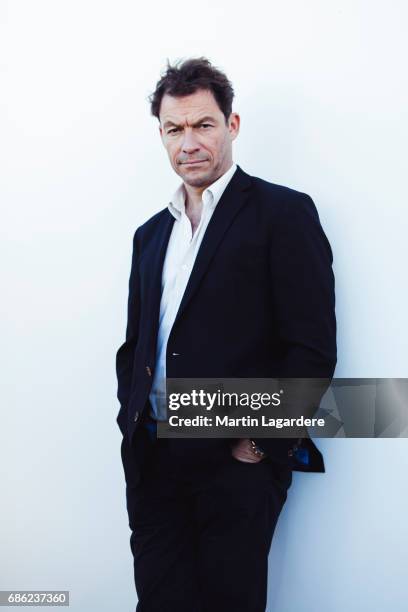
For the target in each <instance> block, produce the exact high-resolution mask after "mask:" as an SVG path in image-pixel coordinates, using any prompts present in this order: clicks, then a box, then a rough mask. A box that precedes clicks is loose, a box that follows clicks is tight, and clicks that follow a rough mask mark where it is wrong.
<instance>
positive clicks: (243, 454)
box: [231, 438, 265, 463]
mask: <svg viewBox="0 0 408 612" xmlns="http://www.w3.org/2000/svg"><path fill="white" fill-rule="evenodd" d="M231 454H232V456H233V457H235V459H238V461H243V462H244V463H258V462H259V461H262V459H263V458H264V457H265V455H262V457H257V456H256V455H255V454H254V452H253V450H252V445H251V442H250V440H249V438H241V439H240V440H239V441H238V443H237V444H235V445H234V446H233V447H232V449H231Z"/></svg>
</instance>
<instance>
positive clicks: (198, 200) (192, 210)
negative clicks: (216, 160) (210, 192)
mask: <svg viewBox="0 0 408 612" xmlns="http://www.w3.org/2000/svg"><path fill="white" fill-rule="evenodd" d="M232 165H233V162H232V160H231V163H230V164H229V166H228V168H227V169H226V170H223V171H222V172H221V174H220V175H219V176H217V178H215V179H214V180H213V181H211V183H209V184H208V185H200V186H199V187H195V186H194V185H187V184H186V183H184V189H185V192H186V201H185V205H186V215H187V216H188V217H190V214H191V215H194V216H197V214H199V215H201V210H202V207H203V201H202V195H203V191H205V190H206V189H207V187H209V186H210V185H212V184H213V183H215V181H217V180H218V179H219V178H220V177H221V176H223V175H224V174H225V173H226V172H228V170H230V169H231V167H232Z"/></svg>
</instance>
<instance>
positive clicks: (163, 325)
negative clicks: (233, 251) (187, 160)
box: [149, 164, 237, 421]
mask: <svg viewBox="0 0 408 612" xmlns="http://www.w3.org/2000/svg"><path fill="white" fill-rule="evenodd" d="M236 168H237V166H236V164H232V166H231V168H230V169H229V170H227V172H225V173H224V174H223V175H221V176H220V177H219V178H218V179H217V180H216V181H215V182H214V183H212V184H211V185H209V186H208V187H207V188H206V189H204V191H203V193H202V204H203V205H202V211H201V219H200V223H199V225H198V227H197V229H196V230H195V232H194V235H193V231H192V226H191V221H190V219H189V218H188V216H187V215H186V208H185V198H186V192H185V189H184V184H183V183H181V185H180V186H179V187H178V188H177V189H176V191H175V192H174V194H173V197H172V199H171V201H170V202H169V205H168V208H169V211H170V212H171V214H172V215H173V217H174V218H175V221H174V224H173V229H172V232H171V235H170V239H169V243H168V246H167V251H166V257H165V260H164V264H163V273H162V294H161V301H160V317H159V331H158V335H157V352H156V367H155V371H154V377H153V383H152V389H151V392H150V395H149V400H150V403H151V406H152V410H151V411H150V416H152V417H153V418H154V419H157V420H159V421H163V420H165V419H166V350H167V341H168V338H169V335H170V332H171V328H172V327H173V323H174V320H175V318H176V315H177V312H178V309H179V306H180V302H181V300H182V298H183V294H184V291H185V289H186V286H187V283H188V280H189V278H190V274H191V271H192V269H193V266H194V262H195V259H196V256H197V253H198V249H199V248H200V244H201V241H202V239H203V237H204V234H205V231H206V229H207V226H208V223H209V222H210V219H211V217H212V214H213V212H214V209H215V207H216V206H217V204H218V202H219V200H220V198H221V196H222V194H223V192H224V190H225V188H226V186H227V185H228V183H229V181H230V180H231V178H232V176H233V174H234V172H235V170H236Z"/></svg>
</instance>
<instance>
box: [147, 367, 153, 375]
mask: <svg viewBox="0 0 408 612" xmlns="http://www.w3.org/2000/svg"><path fill="white" fill-rule="evenodd" d="M146 372H147V374H148V375H149V376H151V375H152V371H151V369H150V368H149V366H146Z"/></svg>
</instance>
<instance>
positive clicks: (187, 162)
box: [181, 159, 208, 166]
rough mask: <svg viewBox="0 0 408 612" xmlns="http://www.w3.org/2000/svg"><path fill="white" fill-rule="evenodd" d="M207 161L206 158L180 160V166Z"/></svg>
mask: <svg viewBox="0 0 408 612" xmlns="http://www.w3.org/2000/svg"><path fill="white" fill-rule="evenodd" d="M206 161H208V160H207V159H194V160H191V161H186V162H181V165H182V166H195V165H196V164H202V163H204V162H206Z"/></svg>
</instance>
